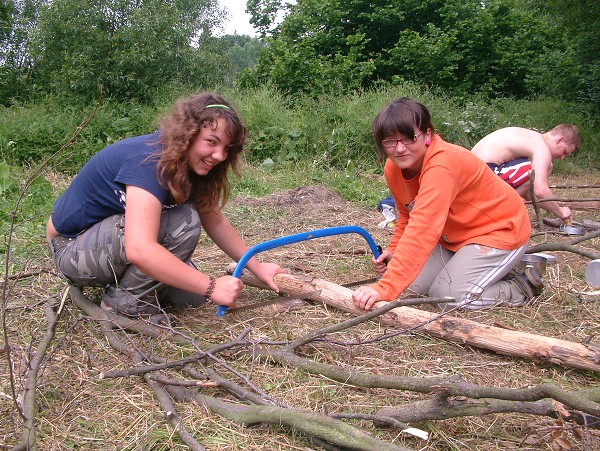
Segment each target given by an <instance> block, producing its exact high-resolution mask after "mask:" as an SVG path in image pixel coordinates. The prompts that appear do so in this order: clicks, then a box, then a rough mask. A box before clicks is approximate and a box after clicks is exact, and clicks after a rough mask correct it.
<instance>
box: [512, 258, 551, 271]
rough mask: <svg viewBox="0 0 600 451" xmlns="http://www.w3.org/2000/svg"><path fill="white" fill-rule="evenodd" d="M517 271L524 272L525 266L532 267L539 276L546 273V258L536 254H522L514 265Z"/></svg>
mask: <svg viewBox="0 0 600 451" xmlns="http://www.w3.org/2000/svg"><path fill="white" fill-rule="evenodd" d="M515 266H516V268H517V269H521V270H524V269H525V268H526V267H527V266H531V267H533V269H535V272H537V273H538V274H539V275H540V276H543V275H544V274H545V273H546V257H542V256H541V255H536V254H523V256H522V257H521V260H519V262H518V263H517V264H516V265H515Z"/></svg>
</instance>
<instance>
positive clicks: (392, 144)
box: [381, 132, 423, 149]
mask: <svg viewBox="0 0 600 451" xmlns="http://www.w3.org/2000/svg"><path fill="white" fill-rule="evenodd" d="M422 134H423V132H420V133H418V134H416V135H415V137H414V138H412V139H411V138H402V139H384V140H383V141H381V145H382V146H383V147H385V148H386V149H395V148H396V146H398V143H402V145H403V146H410V145H411V144H414V143H416V142H417V139H419V136H421V135H422Z"/></svg>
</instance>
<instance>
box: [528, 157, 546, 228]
mask: <svg viewBox="0 0 600 451" xmlns="http://www.w3.org/2000/svg"><path fill="white" fill-rule="evenodd" d="M534 184H535V169H532V170H531V171H529V198H530V199H531V203H532V204H533V210H534V211H535V216H536V218H537V221H538V227H539V229H540V232H543V231H544V220H543V218H542V212H541V210H540V206H539V204H538V199H537V197H536V196H535V190H534Z"/></svg>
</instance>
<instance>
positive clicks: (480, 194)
mask: <svg viewBox="0 0 600 451" xmlns="http://www.w3.org/2000/svg"><path fill="white" fill-rule="evenodd" d="M384 175H385V180H386V182H387V184H388V187H389V188H390V191H391V193H392V196H393V197H394V201H395V203H396V208H397V210H398V220H397V222H396V227H395V229H394V234H393V236H392V239H391V241H390V243H389V245H388V247H387V250H388V251H390V252H391V253H392V255H393V256H392V259H391V260H390V262H389V263H388V266H387V270H386V272H385V274H384V275H383V277H382V278H381V279H380V280H379V281H378V282H377V283H376V284H373V285H371V286H372V287H373V288H374V289H375V290H377V292H379V294H380V296H381V299H382V300H386V301H389V300H393V299H395V298H397V297H398V296H399V295H400V294H401V293H402V292H403V291H404V290H405V289H406V288H407V287H408V286H409V285H410V284H411V283H412V282H413V281H414V280H415V279H416V277H417V276H418V275H419V273H420V272H421V269H422V268H423V266H424V264H425V262H426V261H427V259H428V258H429V255H430V254H431V252H432V251H433V248H434V247H435V245H436V244H437V243H438V242H439V243H440V245H441V246H443V247H444V248H446V249H449V250H451V251H457V250H458V249H460V248H461V247H463V246H465V245H467V244H481V245H484V246H489V247H494V248H497V249H504V250H512V249H516V248H518V247H520V246H522V245H524V244H525V243H527V242H528V240H529V236H530V233H531V223H530V220H529V214H528V212H527V209H526V208H525V205H524V203H523V200H522V199H521V197H520V196H519V195H518V194H517V192H516V191H515V190H514V189H513V188H511V187H510V186H509V185H508V184H507V183H506V182H504V181H503V180H501V179H500V177H498V176H497V175H496V174H494V172H493V171H491V170H490V169H489V168H488V167H487V165H486V164H485V163H484V162H483V161H482V160H480V159H479V158H478V157H476V156H475V155H473V154H472V153H471V152H469V151H468V150H467V149H465V148H463V147H460V146H457V145H454V144H450V143H447V142H445V141H444V140H443V139H442V138H441V137H440V136H439V135H434V137H433V139H432V141H431V144H430V145H429V146H428V148H427V150H426V152H425V157H424V161H423V167H422V169H421V173H420V174H419V175H418V176H416V177H414V178H412V179H410V180H405V179H404V177H403V175H402V171H401V169H400V168H399V167H398V166H396V165H395V164H394V163H393V162H392V161H391V160H390V159H388V160H387V162H386V164H385V168H384Z"/></svg>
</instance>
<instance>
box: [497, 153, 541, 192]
mask: <svg viewBox="0 0 600 451" xmlns="http://www.w3.org/2000/svg"><path fill="white" fill-rule="evenodd" d="M487 165H488V167H489V168H490V169H491V170H492V171H494V173H495V174H496V175H498V176H499V177H500V178H501V179H502V180H504V181H505V182H506V183H508V184H509V185H510V186H512V187H513V188H517V187H518V186H521V185H522V184H523V183H525V182H526V181H528V180H529V171H531V162H530V161H529V159H527V158H518V159H516V160H513V161H509V162H507V163H504V164H495V163H487Z"/></svg>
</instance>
